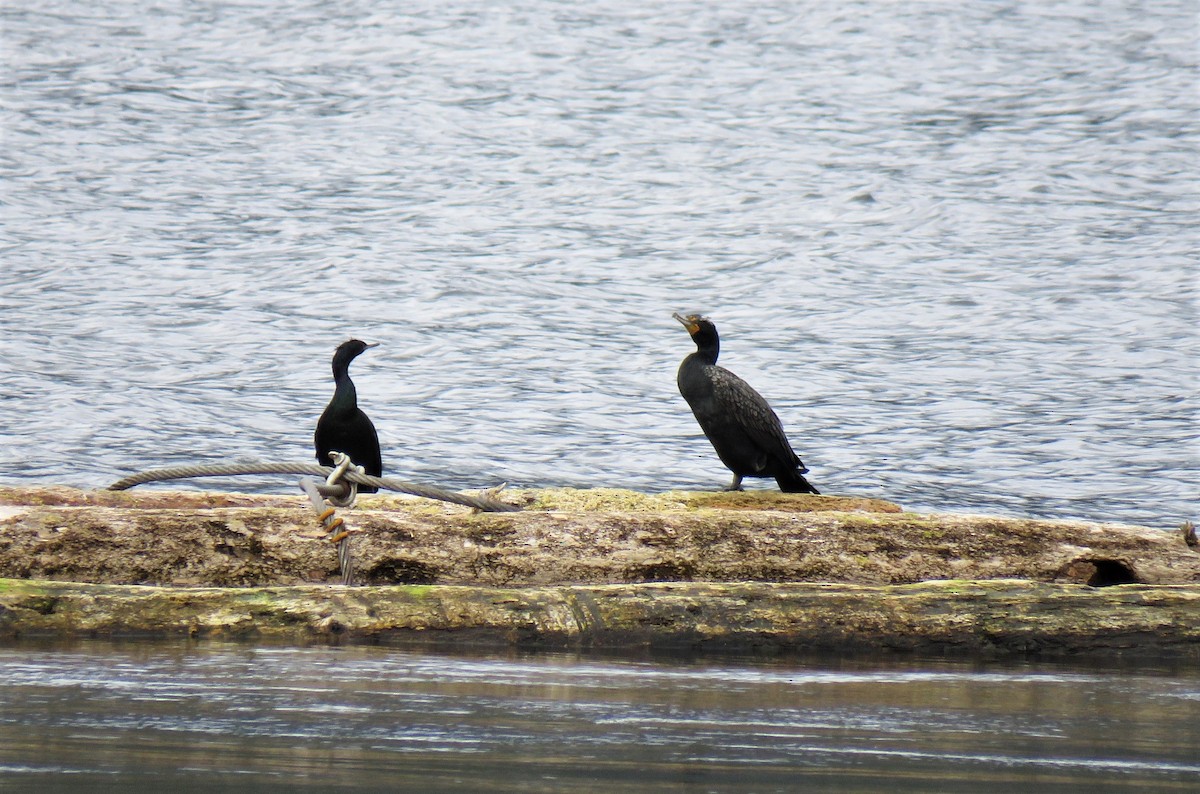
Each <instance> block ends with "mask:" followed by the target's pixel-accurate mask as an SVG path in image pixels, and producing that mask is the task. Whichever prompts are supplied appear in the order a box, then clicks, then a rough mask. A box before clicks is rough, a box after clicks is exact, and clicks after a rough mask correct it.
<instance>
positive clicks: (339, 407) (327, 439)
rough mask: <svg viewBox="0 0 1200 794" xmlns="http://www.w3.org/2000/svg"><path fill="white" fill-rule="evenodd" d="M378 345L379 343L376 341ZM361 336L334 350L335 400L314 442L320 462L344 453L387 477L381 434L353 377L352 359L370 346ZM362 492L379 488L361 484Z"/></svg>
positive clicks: (328, 462) (323, 415) (376, 473)
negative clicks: (363, 406) (363, 404)
mask: <svg viewBox="0 0 1200 794" xmlns="http://www.w3.org/2000/svg"><path fill="white" fill-rule="evenodd" d="M375 344H378V343H375ZM375 344H370V345H368V344H367V343H365V342H360V341H359V340H357V339H351V340H349V341H347V342H342V343H341V344H340V345H338V349H337V350H336V351H334V353H333V382H334V383H335V384H337V385H336V387H335V388H334V390H333V399H331V400H330V401H329V405H328V406H326V408H325V412H324V413H322V414H321V418H320V419H318V420H317V432H316V433H315V434H313V445H314V446H315V447H316V448H317V461H318V462H319V463H321V464H322V465H324V466H329V465H331V461H330V459H329V453H330V452H331V451H333V450H336V451H338V452H344V453H346V454H347V455H349V456H350V460H352V461H353V462H354V463H355V464H357V465H359V466H362V467H363V468H364V469H366V471H367V474H370V475H373V476H375V477H381V476H383V461H382V459H381V458H380V455H379V436H378V435H377V434H376V433H375V425H373V424H371V420H370V419H368V418H367V415H366V414H364V413H363V412H362V409H360V408H359V407H358V392H357V391H356V390H355V388H354V381H352V380H350V362H351V361H353V360H354V359H355V357H357V356H358V354H359V353H361V352H363V351H364V350H366V349H367V348H369V347H375ZM358 490H359V493H375V492H376V491H378V490H379V489H378V488H375V487H373V486H370V485H360V486H358Z"/></svg>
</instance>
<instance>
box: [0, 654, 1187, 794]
mask: <svg viewBox="0 0 1200 794" xmlns="http://www.w3.org/2000/svg"><path fill="white" fill-rule="evenodd" d="M736 661H737V663H731V661H730V660H717V659H712V658H709V659H700V660H692V661H683V660H678V659H671V658H657V659H636V658H635V659H629V658H625V659H622V658H607V659H606V658H598V657H587V656H583V657H577V656H570V655H546V654H544V655H535V656H523V655H517V654H514V655H512V656H508V657H500V658H497V657H475V656H470V655H463V654H431V653H423V652H415V651H411V650H410V651H404V650H397V649H385V648H364V647H348V648H309V649H284V648H270V647H240V646H231V645H220V644H214V643H205V644H201V645H192V644H190V643H179V644H175V645H162V644H159V645H148V646H139V645H132V646H129V645H109V644H105V643H84V644H80V645H75V646H67V647H58V648H53V649H47V650H46V652H45V653H41V654H35V653H34V654H31V653H30V649H29V648H28V647H17V648H8V649H4V648H0V788H5V787H7V786H12V787H14V789H15V790H21V791H66V790H71V791H79V790H87V791H217V790H221V791H228V790H230V789H231V788H232V789H234V790H293V789H296V788H306V789H318V790H321V789H330V788H354V789H356V790H364V791H373V790H379V791H384V790H386V791H422V792H425V791H462V792H475V791H478V792H485V791H494V792H566V791H589V792H646V791H655V792H684V791H686V792H759V793H760V794H762V793H765V792H793V791H798V790H831V791H864V792H878V791H914V792H928V791H944V792H951V791H963V792H966V791H971V792H980V791H994V792H1012V791H1018V790H1022V789H1026V790H1030V787H1032V789H1031V790H1036V791H1080V792H1097V791H1135V790H1139V791H1155V792H1161V791H1195V790H1196V782H1197V780H1200V762H1198V761H1197V758H1196V752H1195V750H1196V746H1197V743H1198V742H1200V721H1197V720H1196V716H1197V713H1198V710H1200V675H1198V674H1197V671H1196V669H1195V668H1194V667H1192V668H1191V669H1186V668H1185V669H1171V668H1166V667H1162V668H1152V669H1141V670H1122V669H1120V668H1109V669H1105V670H1093V669H1088V668H1072V667H1049V666H1037V665H1021V666H1007V667H995V668H993V667H989V666H986V665H967V664H958V663H952V662H946V661H942V662H930V661H924V662H921V663H919V664H917V663H901V662H896V661H892V662H881V661H878V660H876V661H873V662H871V663H869V664H868V663H856V662H853V661H841V662H830V661H825V662H818V661H813V660H809V661H797V660H792V661H785V660H761V659H760V660H753V659H741V660H736Z"/></svg>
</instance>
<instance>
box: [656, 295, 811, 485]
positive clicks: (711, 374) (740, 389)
mask: <svg viewBox="0 0 1200 794" xmlns="http://www.w3.org/2000/svg"><path fill="white" fill-rule="evenodd" d="M672 316H673V317H674V318H675V319H676V320H678V321H679V322H681V323H682V324H683V327H684V328H686V329H687V331H688V333H689V334H691V337H692V340H693V341H694V342H695V343H696V352H695V353H692V354H691V355H689V356H688V357H687V358H685V359H684V360H683V363H681V364H680V365H679V373H678V376H677V380H678V383H679V393H680V394H682V395H683V399H685V400H687V403H688V405H689V406H691V408H692V413H693V414H695V415H696V421H697V422H699V423H700V429H701V430H703V431H704V435H706V436H708V440H709V441H710V442H712V445H713V449H715V450H716V451H717V457H719V458H720V459H721V462H722V463H724V464H725V466H726V467H727V468H728V469H729V470H730V471H731V472H733V482H731V483H730V484H729V487H728V488H726V490H730V491H740V490H741V488H742V478H743V477H774V478H775V481H776V482H777V483H779V489H780V490H781V491H784V492H787V493H820V492H819V491H818V490H817V489H816V488H814V487H812V485H810V484H809V482H808V480H806V479H804V474H805V473H806V472H807V471H808V469H807V468H805V467H804V463H802V462H801V460H800V458H798V457H797V456H796V453H795V452H793V451H792V445H791V444H790V443H789V442H788V438H787V436H786V435H785V434H784V432H783V425H782V424H781V423H780V421H779V417H778V416H776V414H775V412H774V411H773V410H771V406H770V405H769V404H768V403H767V401H766V400H765V399H763V396H762V395H761V394H759V393H758V392H756V391H755V390H754V389H753V388H752V387H751V386H750V384H749V383H746V381H744V380H742V379H741V378H739V377H738V376H737V375H734V374H733V373H732V372H730V371H729V370H727V369H725V368H724V367H718V366H717V355H718V354H719V353H720V351H721V340H720V337H719V336H718V335H717V327H716V326H715V325H713V323H712V321H711V320H709V319H708V318H707V317H701V316H700V315H698V314H689V315H688V316H686V317H684V316H682V315H679V314H674V315H672Z"/></svg>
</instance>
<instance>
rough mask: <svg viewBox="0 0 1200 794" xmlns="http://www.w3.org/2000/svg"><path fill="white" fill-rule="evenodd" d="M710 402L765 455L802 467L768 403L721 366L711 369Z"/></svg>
mask: <svg viewBox="0 0 1200 794" xmlns="http://www.w3.org/2000/svg"><path fill="white" fill-rule="evenodd" d="M712 386H713V399H714V401H715V402H716V403H717V404H718V405H719V406H721V408H722V409H723V412H725V413H726V415H727V416H728V417H729V418H731V419H734V420H735V421H736V422H737V423H738V424H739V425H740V426H741V428H742V429H743V430H744V432H745V433H746V435H748V436H749V437H750V438H751V439H752V440H753V441H754V443H755V445H757V446H758V448H759V449H761V450H762V451H763V452H764V453H765V454H766V455H767V456H769V457H771V458H774V459H775V460H778V461H780V462H781V463H784V464H788V465H791V464H793V463H794V464H795V465H796V466H799V467H800V468H803V466H804V464H802V463H801V462H800V459H799V458H798V457H796V453H795V452H793V451H792V445H791V444H790V443H789V442H788V438H787V435H786V434H785V433H784V432H783V423H782V422H780V421H779V416H778V415H776V413H775V411H773V410H772V409H771V406H770V404H769V403H768V402H767V401H766V398H764V397H763V396H762V395H761V394H759V393H758V392H757V391H755V390H754V387H752V386H751V385H750V384H749V383H746V381H744V380H742V379H741V378H739V377H738V376H737V375H734V374H733V373H732V372H730V371H729V370H727V369H725V368H724V367H713V375H712Z"/></svg>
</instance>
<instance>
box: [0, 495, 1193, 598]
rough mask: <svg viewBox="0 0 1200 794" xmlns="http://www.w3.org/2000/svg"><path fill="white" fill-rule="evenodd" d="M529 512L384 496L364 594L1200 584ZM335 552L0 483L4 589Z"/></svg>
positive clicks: (1080, 541) (287, 580)
mask: <svg viewBox="0 0 1200 794" xmlns="http://www.w3.org/2000/svg"><path fill="white" fill-rule="evenodd" d="M501 498H502V499H505V500H507V501H509V502H511V503H515V504H520V505H522V506H523V507H524V508H525V510H524V511H523V512H520V513H504V514H482V513H481V514H477V513H472V512H471V511H469V510H468V509H466V508H461V507H458V506H455V505H445V504H442V503H435V502H429V501H425V500H413V499H405V498H401V497H395V496H389V495H374V496H366V497H362V498H360V500H359V506H358V507H357V508H355V509H353V510H350V511H345V512H344V513H343V515H344V516H345V518H346V522H347V525H348V526H349V527H351V528H353V529H354V530H356V532H357V534H356V535H355V539H354V556H355V559H356V568H357V571H358V575H357V577H356V582H358V583H361V584H367V585H383V584H425V585H435V584H436V585H471V586H489V587H531V586H552V585H579V584H587V585H597V584H632V583H640V582H654V581H687V582H729V581H758V582H840V583H846V584H861V585H888V584H903V583H913V582H920V581H927V580H938V579H956V580H963V579H970V580H985V579H1011V578H1017V579H1028V580H1033V581H1041V582H1060V583H1088V582H1091V583H1093V584H1111V583H1120V582H1139V583H1144V584H1192V583H1200V553H1197V551H1196V550H1195V549H1193V548H1191V547H1189V546H1188V545H1187V544H1186V543H1185V542H1184V540H1183V537H1182V534H1181V533H1179V532H1168V531H1165V530H1158V529H1150V528H1147V527H1136V526H1129V525H1120V524H1095V523H1088V522H1082V521H1044V520H1033V519H1019V518H1000V517H995V516H970V515H953V514H927V515H926V514H915V513H906V512H902V511H901V509H900V508H899V507H898V506H896V505H894V504H892V503H889V502H885V501H880V500H872V499H863V498H854V497H836V496H811V495H802V494H780V493H777V492H770V491H757V492H745V493H667V494H656V495H645V494H636V493H632V492H629V491H613V490H603V489H597V490H591V491H589V490H568V489H563V490H544V491H512V492H502V494H501ZM337 576H338V567H337V561H336V554H335V551H334V548H333V547H332V546H331V545H330V544H329V543H328V542H327V541H326V540H325V539H324V535H323V534H322V533H321V532H320V530H319V529H318V524H317V521H316V518H315V516H314V514H313V512H312V511H311V509H310V508H309V507H308V506H307V504H306V502H305V499H304V496H303V494H301V493H300V491H299V489H297V493H296V494H295V495H294V496H289V495H283V496H264V495H249V494H223V493H204V492H196V491H182V492H181V491H159V490H149V489H146V490H140V491H130V492H108V491H80V490H74V489H67V488H4V487H0V577H8V578H14V579H55V580H67V581H75V582H91V583H98V584H153V585H210V586H231V587H232V586H266V585H298V584H306V583H322V582H332V581H336V580H337Z"/></svg>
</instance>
